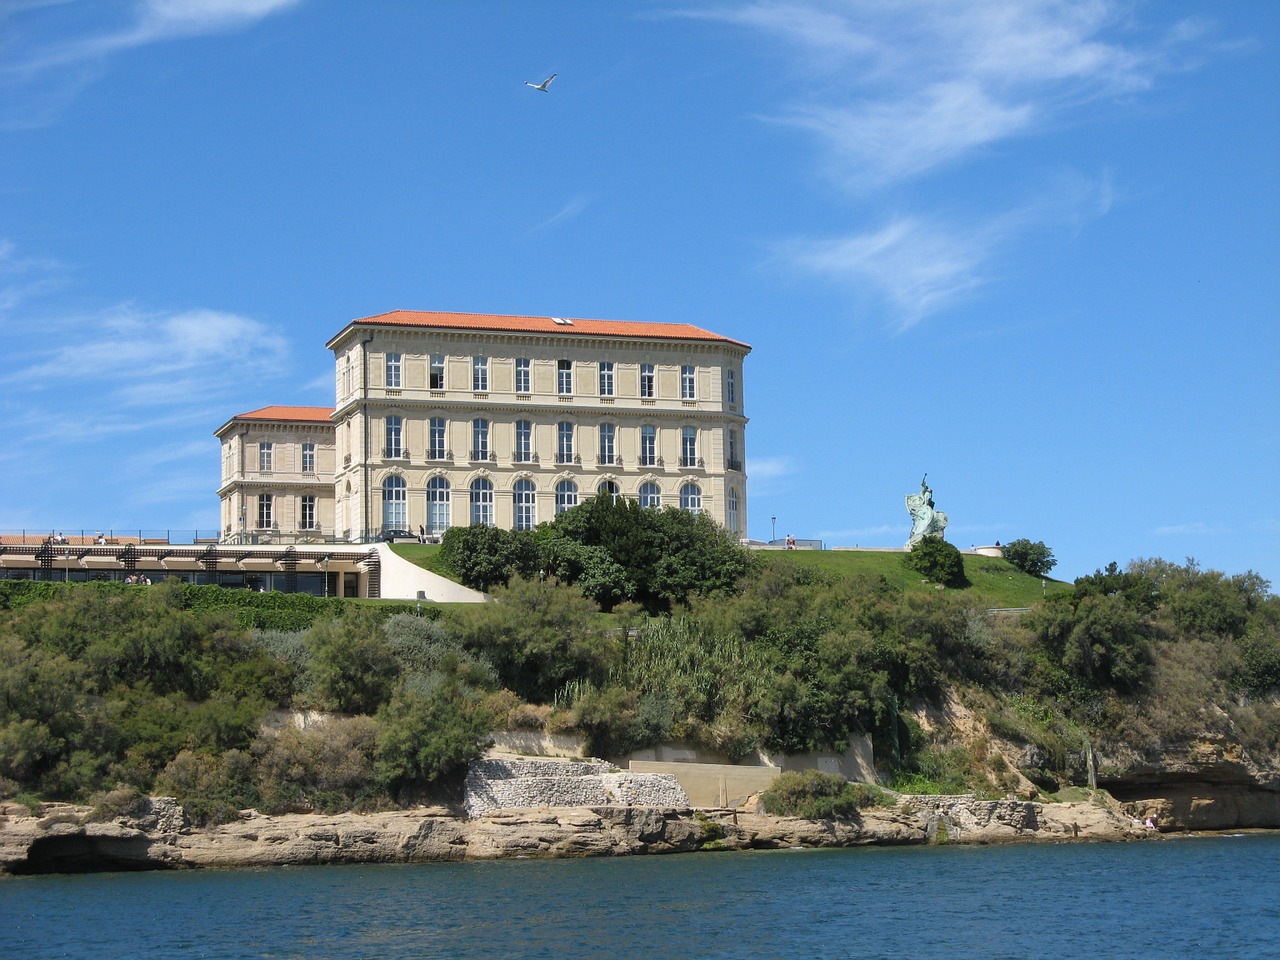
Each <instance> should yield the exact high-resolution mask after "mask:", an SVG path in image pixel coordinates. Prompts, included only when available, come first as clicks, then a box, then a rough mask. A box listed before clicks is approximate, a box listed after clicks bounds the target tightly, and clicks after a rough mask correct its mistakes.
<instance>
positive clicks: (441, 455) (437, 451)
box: [427, 447, 453, 460]
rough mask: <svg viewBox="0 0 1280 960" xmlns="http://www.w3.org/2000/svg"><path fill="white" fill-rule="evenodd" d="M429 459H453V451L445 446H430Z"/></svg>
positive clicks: (428, 449) (428, 450)
mask: <svg viewBox="0 0 1280 960" xmlns="http://www.w3.org/2000/svg"><path fill="white" fill-rule="evenodd" d="M427 459H428V460H452V459H453V451H452V450H446V449H445V448H444V447H428V448H427Z"/></svg>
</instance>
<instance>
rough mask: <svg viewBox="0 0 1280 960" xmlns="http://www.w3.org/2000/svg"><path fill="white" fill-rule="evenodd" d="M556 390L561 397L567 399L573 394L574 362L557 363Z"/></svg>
mask: <svg viewBox="0 0 1280 960" xmlns="http://www.w3.org/2000/svg"><path fill="white" fill-rule="evenodd" d="M556 390H557V392H559V394H560V396H562V397H567V396H569V395H570V394H571V393H573V361H572V360H557V361H556Z"/></svg>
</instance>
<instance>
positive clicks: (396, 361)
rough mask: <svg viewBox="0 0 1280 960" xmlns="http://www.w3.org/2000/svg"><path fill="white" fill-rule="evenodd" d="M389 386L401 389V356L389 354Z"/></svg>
mask: <svg viewBox="0 0 1280 960" xmlns="http://www.w3.org/2000/svg"><path fill="white" fill-rule="evenodd" d="M387 386H388V387H392V388H399V386H400V354H398V353H388V354H387Z"/></svg>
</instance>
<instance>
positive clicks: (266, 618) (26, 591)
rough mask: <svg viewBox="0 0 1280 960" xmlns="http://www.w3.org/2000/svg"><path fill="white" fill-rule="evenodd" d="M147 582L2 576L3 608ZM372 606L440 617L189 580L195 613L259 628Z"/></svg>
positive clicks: (295, 624)
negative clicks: (222, 614)
mask: <svg viewBox="0 0 1280 960" xmlns="http://www.w3.org/2000/svg"><path fill="white" fill-rule="evenodd" d="M146 589H148V588H147V587H145V586H137V585H133V584H124V583H119V582H116V581H101V582H96V583H56V582H50V581H44V580H0V610H17V609H20V608H22V607H25V606H27V605H28V604H32V603H43V602H46V601H49V600H53V599H54V598H56V597H58V596H59V595H61V594H62V593H63V592H64V591H68V590H97V591H99V592H100V593H107V594H111V593H124V592H125V591H129V590H146ZM357 603H362V604H368V605H370V606H372V607H373V608H374V609H375V610H376V611H377V614H378V615H379V616H380V617H381V618H382V619H384V620H385V619H386V618H387V617H390V616H392V615H393V614H397V613H420V614H421V615H422V616H424V617H427V618H428V619H431V620H435V619H436V618H438V617H439V616H440V614H441V610H440V608H439V607H437V606H433V605H423V606H419V604H418V602H417V601H414V600H396V601H385V602H384V601H372V602H370V601H360V600H355V599H347V598H340V597H313V596H311V595H310V594H306V593H278V592H275V591H272V592H270V593H257V592H255V591H252V590H231V589H227V588H225V587H218V586H214V585H213V584H194V583H188V584H184V585H183V588H182V606H183V609H186V610H192V611H195V612H204V611H208V610H230V611H232V613H233V615H234V616H235V620H236V623H237V624H238V625H239V626H242V627H246V628H254V629H258V630H306V629H307V628H308V627H310V626H311V624H312V623H313V622H314V621H316V620H317V619H321V618H323V619H330V618H333V617H339V616H341V615H342V611H343V609H344V608H345V607H347V606H349V605H352V604H357Z"/></svg>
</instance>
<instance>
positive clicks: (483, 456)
mask: <svg viewBox="0 0 1280 960" xmlns="http://www.w3.org/2000/svg"><path fill="white" fill-rule="evenodd" d="M471 459H472V460H488V459H489V421H488V420H485V419H484V418H483V417H477V418H476V419H475V420H472V421H471Z"/></svg>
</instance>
